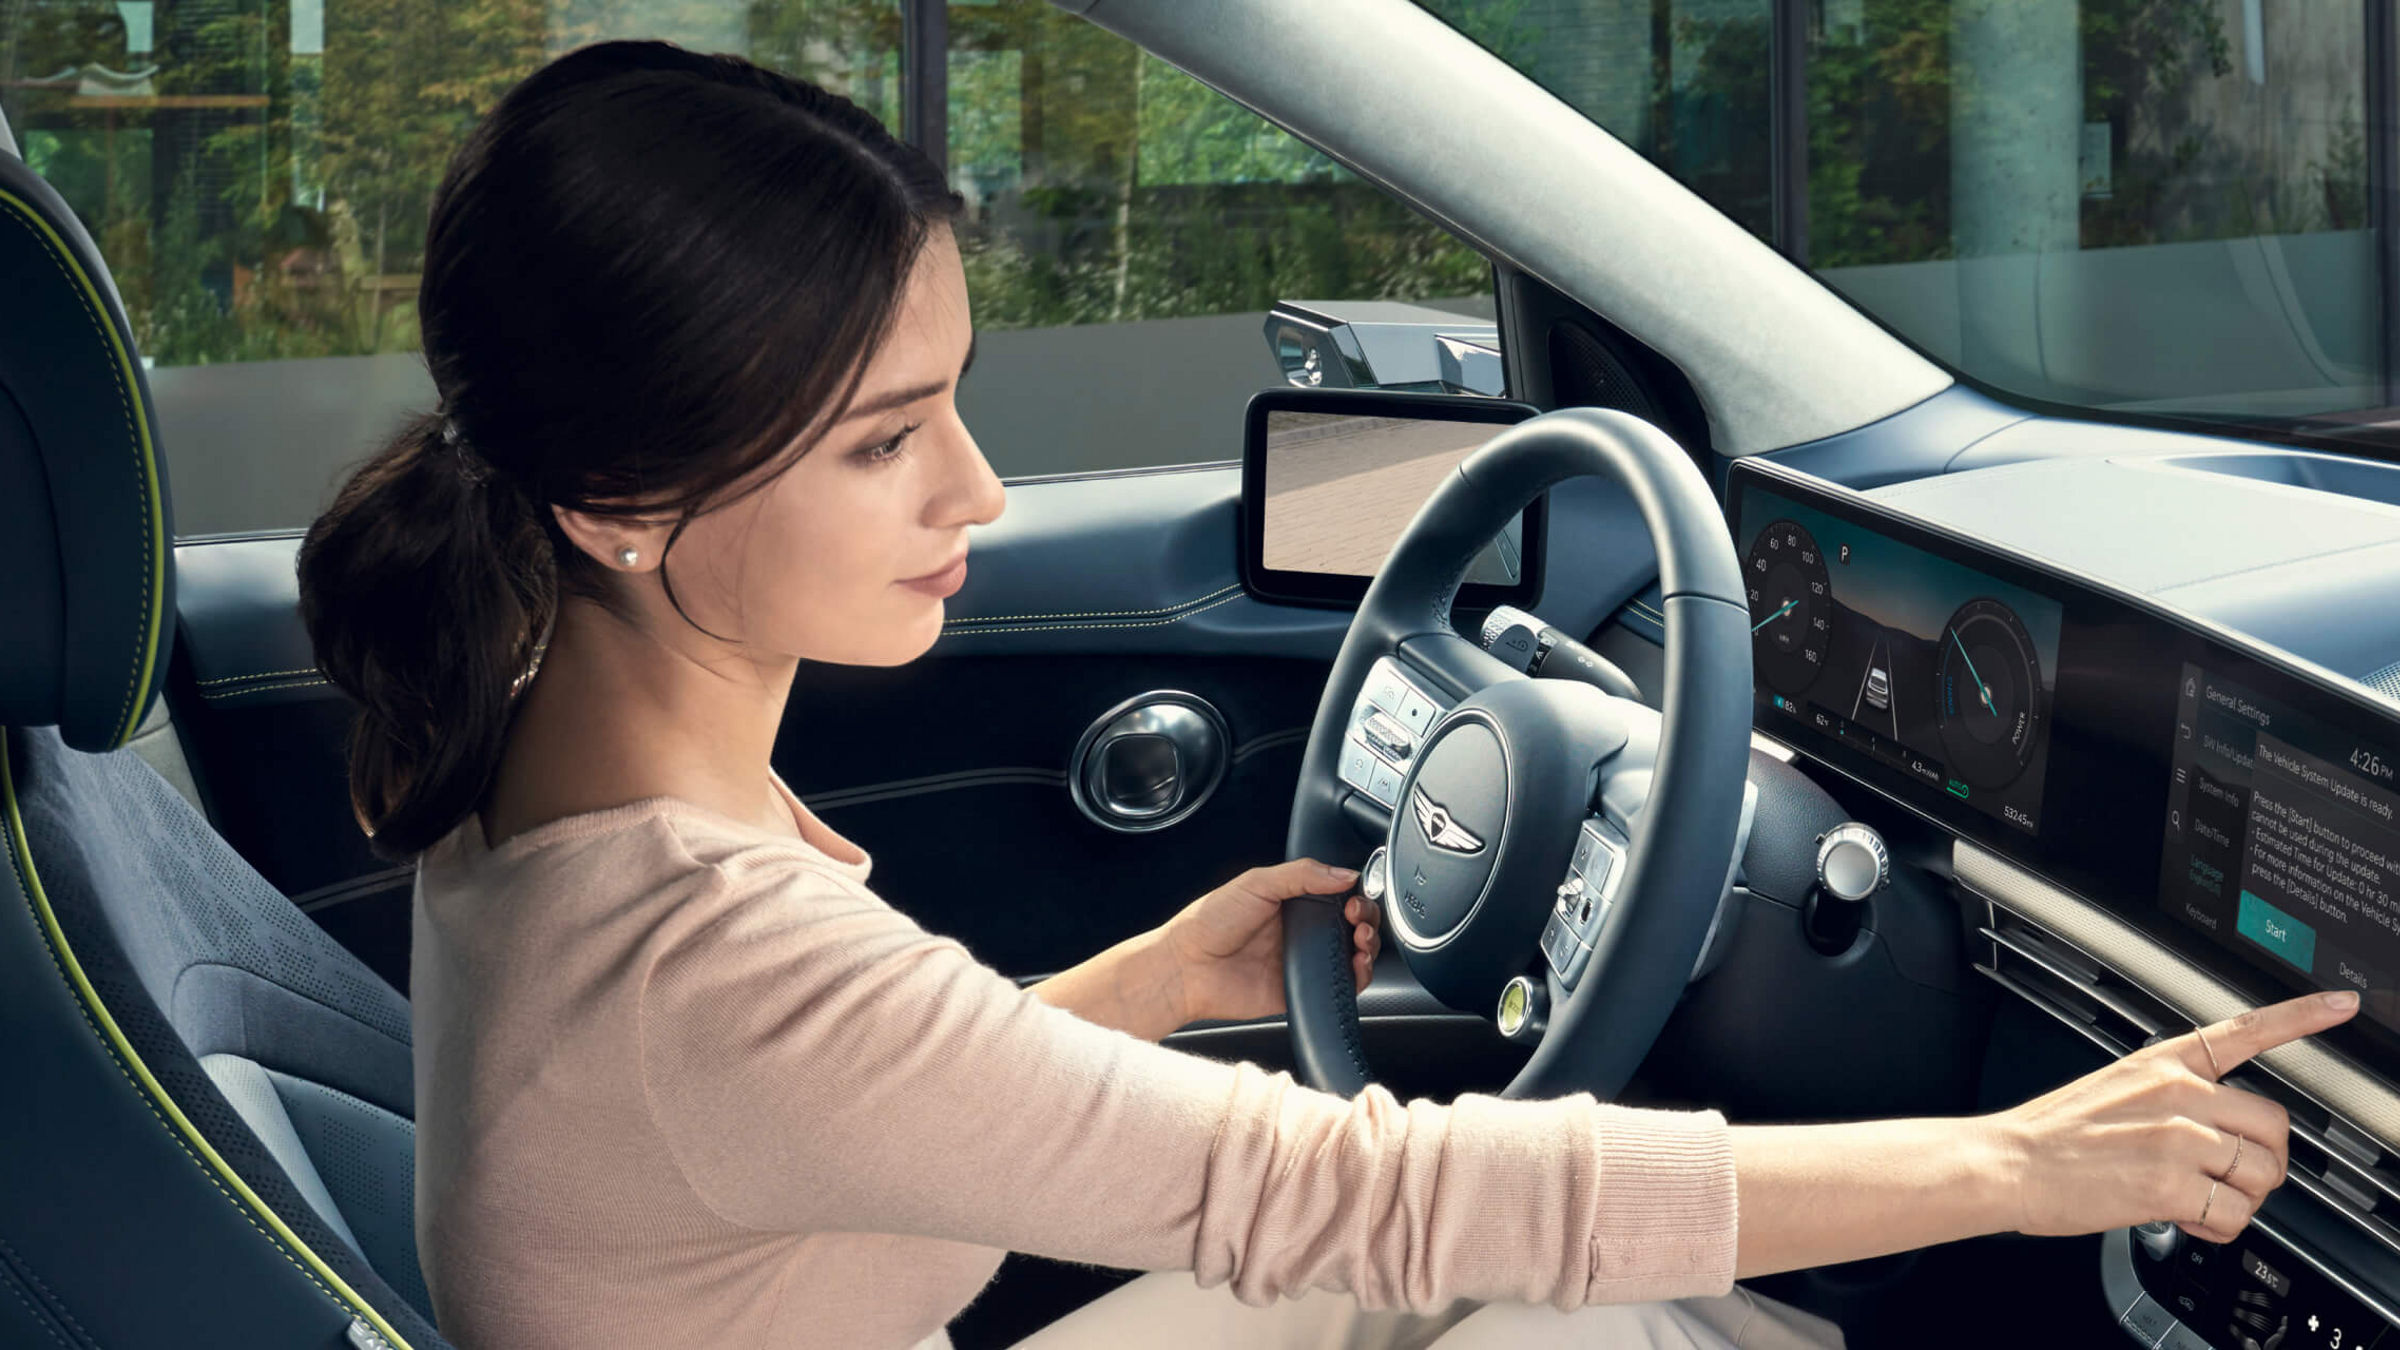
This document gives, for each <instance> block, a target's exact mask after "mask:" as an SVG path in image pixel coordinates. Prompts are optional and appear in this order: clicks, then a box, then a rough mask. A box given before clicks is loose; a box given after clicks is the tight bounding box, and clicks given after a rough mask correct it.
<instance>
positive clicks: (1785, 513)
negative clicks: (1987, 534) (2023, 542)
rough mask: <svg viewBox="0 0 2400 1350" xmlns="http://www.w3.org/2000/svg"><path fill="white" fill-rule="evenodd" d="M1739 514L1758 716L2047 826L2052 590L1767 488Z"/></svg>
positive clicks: (1975, 803)
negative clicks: (2038, 589)
mask: <svg viewBox="0 0 2400 1350" xmlns="http://www.w3.org/2000/svg"><path fill="white" fill-rule="evenodd" d="M1740 520H1741V523H1740V526H1739V528H1738V529H1737V530H1736V532H1735V536H1734V543H1735V545H1736V547H1737V548H1739V549H1740V551H1741V560H1742V574H1743V578H1744V581H1745V582H1746V584H1747V588H1748V591H1749V600H1750V622H1751V639H1750V640H1751V662H1752V669H1753V671H1754V677H1755V680H1756V688H1757V697H1758V699H1759V703H1760V705H1761V709H1762V712H1765V713H1767V714H1768V716H1767V717H1766V718H1762V725H1771V724H1772V721H1771V719H1772V717H1774V716H1781V717H1784V718H1789V719H1796V720H1798V721H1800V722H1801V723H1803V724H1804V725H1806V726H1809V727H1812V728H1814V729H1815V730H1816V731H1817V732H1819V733H1821V734H1823V735H1825V736H1830V737H1832V738H1833V739H1834V740H1836V741H1838V742H1840V743H1842V744H1845V745H1849V746H1852V747H1855V748H1856V749H1857V750H1858V751H1859V752H1860V753H1862V754H1864V755H1867V756H1869V757H1871V758H1873V759H1876V760H1880V761H1882V762H1883V763H1884V764H1887V765H1889V766H1891V767H1892V768H1894V769H1897V770H1898V771H1900V772H1901V773H1904V774H1906V775H1908V776H1909V777H1911V778H1913V779H1915V780H1916V781H1917V782H1919V783H1921V784H1923V785H1924V786H1925V787H1927V788H1929V789H1932V790H1934V791H1938V792H1945V793H1948V794H1949V795H1950V796H1952V797H1954V798H1956V799H1958V800H1959V801H1961V802H1964V803H1966V804H1967V805H1968V806H1970V807H1972V808H1974V809H1976V810H1979V811H1981V812H1983V813H1984V814H1986V815H1989V816H1991V817H1993V818H1994V819H1996V820H1999V821H2002V822H2004V823H2006V824H2008V825H2011V826H2013V827H2015V828H2016V829H2018V830H2021V831H2024V832H2026V833H2028V834H2032V833H2036V832H2038V831H2039V830H2040V828H2041V813H2042V781H2043V777H2044V770H2045V768H2046V767H2047V758H2048V742H2049V716H2050V707H2051V702H2052V697H2053V693H2054V691H2055V688H2056V683H2057V679H2058V635H2059V618H2060V615H2059V605H2058V602H2057V601H2055V600H2051V599H2049V598H2047V597H2045V596H2040V595H2036V594H2034V593H2033V592H2031V591H2028V590H2025V589H2024V588H2022V587H2019V586H2013V585H2010V584H2008V583H2006V582H2003V581H2000V580H1998V579H1996V578H1993V577H1991V576H1987V575H1985V574H1984V573H1982V572H1979V571H1976V570H1974V569H1972V568H1969V567H1965V566H1962V565H1960V564H1958V563H1955V562H1952V561H1950V560H1949V559H1947V558H1942V557H1937V556H1935V555H1934V554H1932V553H1928V552H1926V551H1924V550H1922V549H1919V548H1915V547H1912V546H1910V545H1907V544H1903V543H1900V542H1899V541H1897V540H1895V539H1893V538H1891V537H1889V536H1887V535H1884V534H1881V533H1878V532H1876V531H1874V530H1870V529H1867V528H1865V527H1864V526H1860V525H1856V524H1852V523H1850V522H1849V521H1845V520H1840V519H1837V518H1835V517H1833V516H1831V515H1829V514H1827V513H1825V512H1823V511H1820V510H1817V509H1815V508H1813V507H1809V506H1806V505H1803V504H1801V503H1799V502H1796V501H1792V500H1790V499H1788V498H1785V497H1783V496H1781V495H1779V494H1776V493H1772V492H1768V491H1765V490H1763V489H1758V488H1752V489H1750V490H1748V491H1746V492H1745V493H1744V494H1743V497H1742V503H1741V512H1740Z"/></svg>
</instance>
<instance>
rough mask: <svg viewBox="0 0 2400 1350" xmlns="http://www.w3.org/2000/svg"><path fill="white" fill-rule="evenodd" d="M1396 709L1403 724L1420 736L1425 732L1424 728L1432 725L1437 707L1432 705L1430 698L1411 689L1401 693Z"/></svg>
mask: <svg viewBox="0 0 2400 1350" xmlns="http://www.w3.org/2000/svg"><path fill="white" fill-rule="evenodd" d="M1396 711H1397V712H1398V713H1399V714H1400V721H1401V723H1402V724H1403V725H1404V726H1406V727H1407V728H1408V729H1409V730H1410V731H1413V732H1415V733H1417V734H1418V735H1420V736H1422V735H1424V734H1425V728H1427V727H1430V726H1432V725H1433V719H1434V714H1435V713H1436V711H1437V709H1435V707H1434V706H1433V702H1432V700H1430V699H1428V698H1426V697H1425V696H1424V695H1423V694H1420V693H1418V692H1416V691H1415V690H1413V689H1412V690H1410V691H1408V692H1407V693H1406V694H1403V695H1401V697H1400V706H1399V708H1398V709H1396Z"/></svg>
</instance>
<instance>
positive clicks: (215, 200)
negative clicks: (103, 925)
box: [0, 0, 1499, 537]
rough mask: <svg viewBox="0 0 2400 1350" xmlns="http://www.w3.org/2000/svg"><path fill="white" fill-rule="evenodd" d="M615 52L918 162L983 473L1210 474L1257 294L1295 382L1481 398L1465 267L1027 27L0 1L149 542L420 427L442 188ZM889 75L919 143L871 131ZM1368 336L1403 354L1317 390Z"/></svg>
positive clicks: (1227, 121) (1103, 46)
mask: <svg viewBox="0 0 2400 1350" xmlns="http://www.w3.org/2000/svg"><path fill="white" fill-rule="evenodd" d="M945 33H946V34H947V36H946V37H944V34H945ZM614 37H655V38H665V39H668V40H671V41H675V42H679V43H682V44H684V45H686V46H689V47H692V48H694V49H697V50H703V51H730V52H736V53H740V54H742V55H744V56H747V57H748V58H750V59H751V60H754V61H757V62H759V63H760V64H763V65H767V66H771V67H773V68H776V69H780V70H784V71H788V72H791V73H793V74H797V75H801V76H804V77H806V78H809V79H812V80H816V81H818V82H820V83H823V84H826V85H828V86H830V87H832V88H835V89H837V90H840V91H841V92H843V93H845V94H847V95H849V96H850V97H851V98H853V99H855V100H857V101H858V102H860V103H861V104H863V105H864V106H866V107H868V108H869V109H871V110H873V111H874V112H876V113H877V114H878V115H879V116H881V117H882V118H883V119H884V121H885V122H886V124H887V125H890V126H892V127H894V128H895V129H897V130H900V131H902V132H903V134H905V135H908V136H909V137H910V138H911V139H912V140H915V141H916V142H917V143H918V144H920V145H923V146H926V147H927V148H929V149H930V150H932V151H933V152H934V153H936V154H938V155H941V156H943V157H945V158H946V159H947V162H948V164H949V166H950V171H951V174H952V178H953V181H954V182H955V183H956V185H957V186H958V188H959V189H960V190H961V192H962V193H964V194H965V195H966V197H967V198H968V200H969V204H970V205H969V218H968V221H967V223H966V225H965V226H964V227H963V228H962V230H961V242H962V244H963V245H964V249H965V256H966V262H967V267H968V273H969V281H970V287H971V292H972V295H973V299H974V304H975V307H976V321H977V324H978V326H979V327H981V328H984V329H988V330H994V331H991V332H990V334H989V336H988V337H987V338H986V339H985V340H984V343H983V345H982V348H981V351H982V355H980V356H979V357H978V361H977V368H976V373H975V375H974V376H973V377H972V378H971V379H970V380H969V382H968V387H967V390H966V392H965V395H964V398H965V403H966V413H967V416H968V418H969V423H970V425H971V426H972V427H973V428H974V429H975V430H976V432H977V433H978V436H979V438H980V439H981V441H982V443H983V445H984V448H985V451H986V453H987V454H988V455H989V456H990V458H991V459H992V462H993V463H994V465H995V466H996V467H997V468H998V469H999V470H1000V472H1001V473H1003V474H1006V475H1020V476H1021V475H1027V474H1041V473H1054V472H1064V471H1075V470H1088V469H1108V468H1121V467H1129V466H1137V465H1150V464H1168V463H1179V462H1192V461H1199V460H1217V459H1224V458H1227V457H1228V456H1230V455H1232V454H1235V453H1237V452H1238V448H1239V447H1238V435H1239V431H1238V428H1239V416H1238V413H1239V409H1240V406H1241V403H1242V401H1243V400H1244V399H1246V398H1247V397H1248V396H1249V394H1250V393H1251V392H1253V391H1254V390H1256V389H1258V388H1259V387H1261V386H1262V385H1266V384H1272V383H1277V382H1280V381H1281V380H1283V379H1285V378H1286V375H1285V371H1284V365H1283V363H1279V362H1278V361H1277V359H1276V356H1275V348H1274V347H1272V346H1271V345H1270V341H1269V333H1268V331H1267V330H1268V315H1269V311H1271V310H1273V309H1274V308H1275V307H1276V305H1277V303H1278V302H1280V301H1301V302H1310V303H1309V304H1308V305H1305V306H1302V307H1301V311H1303V312H1301V313H1299V316H1298V317H1296V318H1295V319H1294V320H1293V321H1292V323H1291V324H1290V325H1288V327H1289V328H1290V330H1291V333H1292V334H1296V335H1298V336H1297V337H1294V338H1293V340H1291V341H1287V342H1286V343H1285V349H1286V351H1287V354H1288V355H1289V356H1290V364H1291V365H1292V367H1293V369H1294V371H1295V372H1296V374H1295V376H1294V378H1299V379H1302V380H1304V381H1305V380H1307V379H1308V378H1309V377H1310V375H1311V374H1313V375H1314V376H1315V378H1316V380H1317V382H1319V383H1324V382H1327V381H1328V380H1330V381H1331V382H1333V383H1337V384H1341V383H1380V384H1387V385H1389V384H1401V385H1409V386H1411V387H1425V388H1437V387H1456V388H1471V389H1475V390H1476V391H1478V392H1484V393H1497V392H1499V384H1498V357H1497V339H1496V337H1495V336H1494V331H1495V330H1494V329H1493V328H1492V326H1491V322H1490V320H1491V282H1490V275H1489V271H1488V268H1487V267H1486V265H1485V263H1484V261H1483V259H1482V258H1480V257H1479V256H1478V255H1476V254H1475V253H1474V252H1473V251H1472V250H1469V249H1467V248H1465V247H1463V246H1462V245H1460V244H1458V243H1457V242H1455V241H1454V240H1452V239H1450V238H1449V236H1447V235H1446V234H1444V233H1443V232H1442V231H1440V230H1439V229H1437V228H1436V227H1434V226H1432V225H1430V224H1428V223H1426V222H1425V221H1423V220H1422V219H1420V218H1418V217H1416V216H1414V215H1413V214H1411V213H1410V212H1409V211H1407V210H1406V209H1405V208H1404V207H1402V206H1400V205H1399V204H1398V203H1397V202H1395V201H1393V200H1392V199H1390V198H1389V197H1387V196H1386V195H1384V194H1383V193H1382V192H1381V191H1380V190H1378V189H1376V188H1374V187H1372V186H1370V185H1368V184H1365V183H1363V182H1360V181H1358V180H1357V179H1356V178H1354V177H1353V176H1351V175H1350V174H1348V173H1347V172H1345V171H1343V170H1341V169H1340V168H1338V167H1337V166H1335V165H1333V164H1332V163H1330V162H1329V161H1327V160H1325V159H1324V158H1323V157H1322V156H1319V155H1316V154H1315V153H1314V152H1312V151H1309V150H1308V149H1307V148H1306V147H1304V146H1302V145H1300V144H1299V143H1297V142H1296V141H1293V140H1292V139H1291V138H1289V137H1287V136H1285V135H1283V134H1282V133H1281V132H1279V131H1277V130H1275V129H1274V128H1273V127H1271V126H1269V125H1268V124H1267V123H1266V122H1264V121H1263V120H1261V119H1260V118H1258V117H1257V116H1255V115H1253V114H1251V113H1249V112H1247V111H1246V110H1243V109H1241V108H1239V107H1238V106H1236V105H1235V104H1233V103H1231V102H1229V101H1228V100H1225V99H1223V98H1221V97H1219V96H1218V95H1216V94H1215V93H1213V92H1212V91H1210V90H1208V89H1206V88H1205V87H1203V86H1201V85H1199V84H1197V83H1196V82H1194V81H1192V80H1191V79H1189V78H1188V77H1186V76H1184V75H1182V74H1180V73H1179V72H1177V71H1175V70H1174V69H1173V68H1172V67H1169V66H1167V65H1165V64H1164V63H1162V62H1159V61H1156V60H1154V59H1151V58H1149V57H1147V56H1144V55H1143V54H1142V53H1141V52H1140V51H1139V50H1138V49H1136V48H1135V47H1133V46H1132V45H1131V44H1129V43H1127V42H1125V41H1124V40H1122V39H1120V38H1117V37H1115V36H1113V35H1111V34H1109V33H1107V32H1105V31H1103V30H1101V29H1099V28H1097V27H1094V26H1092V25H1090V24H1088V23H1085V22H1084V21H1082V20H1080V19H1077V18H1074V17H1072V16H1069V15H1066V14H1063V13H1061V12H1059V11H1057V10H1055V9H1053V8H1052V7H1051V6H1049V5H1048V4H1045V3H1041V0H983V2H982V3H975V2H973V0H955V2H954V3H948V4H945V3H943V0H748V3H726V4H699V3H693V2H692V0H568V3H565V4H537V3H533V2H532V0H212V2H211V3H209V4H205V5H202V4H171V3H159V2H158V0H19V2H18V3H15V4H5V3H0V115H4V116H5V117H6V119H7V122H8V125H9V126H10V128H11V129H12V130H13V131H14V133H15V135H16V139H17V141H18V144H19V147H20V149H21V150H22V152H23V153H24V155H25V157H26V159H27V161H28V163H29V164H30V165H31V166H32V168H33V169H34V171H35V172H37V173H39V174H41V175H42V176H43V177H44V178H45V179H46V180H47V181H49V182H50V184H51V185H52V186H53V187H55V188H56V189H57V190H58V191H59V193H60V195H61V196H63V197H65V198H66V200H67V202H68V203H69V205H71V206H72V207H73V208H74V209H75V211H76V213H77V214H78V215H79V216H80V217H81V219H82V221H83V223H84V225H85V227H86V228H87V229H88V230H89V231H90V233H91V235H92V237H93V239H94V240H95V241H97V242H98V243H99V245H100V248H101V251H102V252H103V254H104V255H105V256H106V258H107V260H108V264H109V268H110V270H111V272H112V273H113V274H114V276H115V278H116V281H117V285H118V288H119V290H120V292H121V293H122V294H123V296H124V300H125V304H126V308H127V311H128V315H129V317H130V318H131V320H132V323H133V327H134V333H135V338H136V340H137V342H138V343H139V344H140V346H141V349H142V352H143V356H144V359H145V361H146V362H147V363H148V364H149V365H150V367H151V383H152V388H153V392H154V394H155V395H156V398H157V403H158V408H159V416H160V420H161V435H162V440H163V442H164V444H165V447H166V451H167V454H168V457H169V461H170V465H169V468H170V472H171V473H172V474H173V476H174V479H175V486H176V516H177V520H176V523H177V527H178V531H179V533H181V534H183V535H185V536H187V537H188V536H192V535H198V534H208V533H217V532H224V531H236V530H253V529H275V528H292V527H297V526H301V525H305V524H306V523H307V522H308V521H309V520H310V519H311V518H313V517H314V515H315V514H316V512H317V510H318V509H319V508H320V507H321V506H322V504H323V502H324V501H325V500H326V498H327V497H328V496H329V495H330V493H331V491H332V490H333V488H334V486H335V485H336V484H337V483H338V481H339V479H340V477H341V475H342V474H343V473H344V472H345V471H346V469H347V468H348V466H350V465H351V464H353V463H355V462H356V460H357V458H358V456H359V455H361V454H363V453H364V452H365V451H366V450H367V449H368V448H370V447H371V446H372V445H374V444H375V443H376V442H377V441H378V440H379V439H380V438H381V436H382V435H383V434H385V433H386V432H387V431H388V430H389V429H390V427H391V426H392V424H393V423H394V422H395V421H396V420H398V419H399V418H400V417H401V416H402V415H403V414H405V413H407V412H409V411H412V410H417V409H422V408H425V407H428V406H430V405H431V403H432V400H433V393H432V388H431V385H430V383H429V381H428V380H427V378H426V376H425V372H424V368H423V363H422V361H421V360H420V359H419V358H418V356H417V355H416V352H417V348H418V332H417V325H416V314H415V308H416V288H417V281H418V274H419V271H420V269H421V267H422V253H423V248H424V229H425V218H426V213H427V210H428V206H429V204H430V201H431V198H432V194H433V190H434V187H435V185H436V184H437V182H438V181H439V179H440V176H441V172H442V169H443V168H444V166H445V165H446V164H447V163H448V160H449V158H450V155H451V154H452V152H453V151H454V150H455V149H456V147H457V145H458V142H459V140H460V139H461V138H462V137H463V136H464V134H465V132H466V130H467V128H468V127H469V126H471V125H472V124H473V122H474V119H475V118H476V117H477V116H478V115H479V114H480V113H481V112H482V111H483V110H484V109H486V108H488V107H490V106H491V104H492V103H493V102H494V101H495V100H496V99H497V98H498V97H499V96H500V94H501V93H502V92H503V91H505V90H506V89H507V88H508V87H509V86H510V85H511V84H512V83H514V82H515V81H516V80H518V79H520V78H522V77H523V76H524V75H525V74H526V73H528V72H530V71H531V70H533V69H535V68H536V67H538V66H539V65H541V64H542V63H543V62H544V61H546V60H548V59H549V58H551V57H552V56H555V55H557V54H558V53H560V52H563V51H566V50H568V49H570V48H572V47H575V46H577V45H580V44H582V43H585V42H591V41H596V40H600V39H604V38H614ZM912 42H915V43H919V44H921V45H922V46H924V47H927V48H935V49H938V50H924V51H914V52H912V51H911V50H910V43H912ZM912 72H917V73H920V75H919V77H920V78H923V79H925V80H926V81H928V83H929V84H930V83H931V82H932V81H935V80H940V81H942V82H943V84H944V86H945V88H944V89H943V90H934V89H931V88H928V89H926V90H922V91H918V92H919V93H920V94H922V95H924V97H922V98H919V99H916V100H913V101H914V102H915V103H916V104H917V105H918V106H920V107H923V106H931V107H934V108H937V109H946V114H947V115H946V116H944V117H940V118H938V119H935V118H926V117H922V116H920V117H917V118H914V119H909V118H906V117H904V113H903V109H904V107H906V106H908V105H909V104H910V103H911V102H912V100H911V99H909V98H908V97H907V96H908V95H909V93H910V90H909V89H908V87H907V85H908V81H909V79H910V76H911V73H912ZM910 120H913V121H916V122H922V123H923V125H906V126H904V125H903V123H904V121H910ZM1355 302H1371V303H1369V304H1368V305H1367V306H1366V307H1365V308H1360V307H1359V306H1358V305H1357V304H1356V303H1355ZM1400 302H1406V303H1407V307H1406V308H1395V306H1396V305H1398V304H1399V303H1400ZM1367 322H1376V323H1399V324H1403V325H1406V327H1405V329H1404V330H1403V332H1404V336H1407V337H1408V338H1410V339H1411V341H1412V342H1414V343H1415V348H1414V350H1416V351H1418V352H1420V353H1425V354H1435V355H1428V356H1426V357H1425V359H1422V360H1413V361H1404V362H1400V363H1399V364H1398V365H1395V364H1394V363H1392V362H1389V361H1387V362H1384V363H1383V364H1382V367H1381V368H1376V367H1375V366H1374V363H1351V364H1342V363H1339V362H1335V363H1334V364H1331V365H1328V364H1327V361H1328V360H1330V359H1331V357H1330V356H1328V355H1327V354H1328V353H1330V354H1332V355H1335V356H1338V354H1339V353H1338V349H1339V347H1340V341H1339V335H1337V334H1335V332H1334V330H1336V329H1338V328H1341V327H1342V326H1343V325H1345V324H1359V323H1367ZM1302 339H1305V341H1304V340H1302ZM1319 345H1321V346H1323V348H1324V349H1325V350H1324V352H1323V353H1319V365H1318V367H1317V369H1315V370H1314V371H1313V372H1312V371H1311V370H1309V369H1308V367H1307V361H1308V354H1309V353H1310V352H1312V351H1315V350H1316V348H1317V346H1319ZM1445 353H1446V354H1447V359H1446V361H1445V360H1444V359H1439V355H1440V354H1445ZM1353 365H1355V367H1356V368H1353ZM1403 367H1407V368H1405V369H1404V368H1403Z"/></svg>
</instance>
